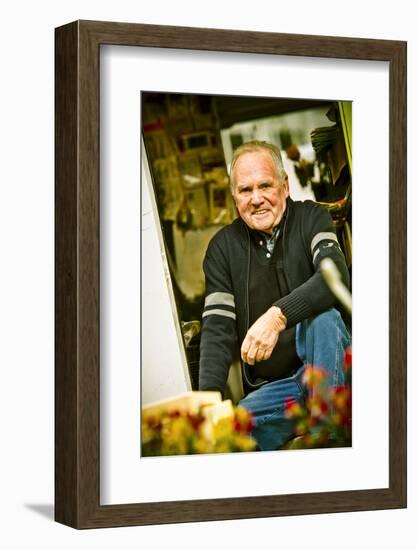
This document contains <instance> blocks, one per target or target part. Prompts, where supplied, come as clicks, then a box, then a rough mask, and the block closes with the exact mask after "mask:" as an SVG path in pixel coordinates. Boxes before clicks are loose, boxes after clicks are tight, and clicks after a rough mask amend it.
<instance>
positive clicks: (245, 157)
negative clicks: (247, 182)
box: [234, 151, 277, 177]
mask: <svg viewBox="0 0 417 550" xmlns="http://www.w3.org/2000/svg"><path fill="white" fill-rule="evenodd" d="M234 171H235V175H236V173H239V174H240V175H243V174H245V173H251V172H254V171H256V172H263V173H265V174H269V175H271V176H272V177H274V176H275V175H277V170H276V165H275V162H274V160H273V158H272V157H271V155H270V154H269V153H268V151H248V152H246V153H243V154H242V155H241V156H240V157H239V158H238V159H237V160H236V163H235V166H234Z"/></svg>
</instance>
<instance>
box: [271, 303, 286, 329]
mask: <svg viewBox="0 0 417 550" xmlns="http://www.w3.org/2000/svg"><path fill="white" fill-rule="evenodd" d="M271 309H272V310H273V312H274V317H275V319H276V322H277V327H278V330H279V332H281V331H283V330H284V329H285V328H286V326H287V318H286V317H285V315H284V313H283V311H282V309H281V308H279V307H278V306H272V307H271Z"/></svg>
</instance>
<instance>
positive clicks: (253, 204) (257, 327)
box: [199, 141, 350, 450]
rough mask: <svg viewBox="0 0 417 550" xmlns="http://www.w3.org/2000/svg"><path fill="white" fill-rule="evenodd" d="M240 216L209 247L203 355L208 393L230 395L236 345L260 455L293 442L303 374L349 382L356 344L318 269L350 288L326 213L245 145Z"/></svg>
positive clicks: (235, 164)
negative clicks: (311, 371)
mask: <svg viewBox="0 0 417 550" xmlns="http://www.w3.org/2000/svg"><path fill="white" fill-rule="evenodd" d="M230 180H231V190H232V195H233V198H234V201H235V204H236V208H237V210H238V213H239V218H237V219H236V220H235V221H234V222H233V223H231V224H230V225H228V226H226V227H224V228H223V229H222V230H221V231H219V232H218V233H217V234H216V235H215V236H214V237H213V239H212V240H211V242H210V244H209V246H208V249H207V253H206V256H205V259H204V265H203V267H204V273H205V278H206V300H205V305H204V312H203V330H202V336H201V347H200V378H199V387H200V389H201V390H219V391H220V392H222V393H224V390H225V385H226V380H227V376H228V371H229V367H230V365H231V363H232V361H233V356H234V351H235V349H236V346H238V347H239V349H240V356H241V359H242V377H243V383H244V389H245V393H246V396H245V397H244V399H243V400H242V401H241V402H240V404H241V405H242V406H243V407H245V408H246V409H248V410H249V411H251V413H252V414H253V416H254V420H255V427H254V430H253V436H254V438H255V439H256V441H257V443H258V447H259V448H260V449H261V450H273V449H277V448H280V447H281V446H282V445H283V444H284V443H285V442H286V441H288V440H289V439H291V438H292V437H293V436H294V421H292V420H290V419H287V418H286V417H285V411H284V405H285V401H286V400H287V399H295V400H297V401H299V402H301V403H302V402H303V401H304V398H305V390H304V388H303V384H302V382H301V378H302V374H303V371H304V369H305V365H307V364H313V365H320V366H321V367H323V368H325V369H326V370H327V371H328V374H329V380H330V384H331V385H337V384H340V383H343V381H344V373H343V368H342V363H343V356H344V349H345V348H346V347H347V346H348V345H349V344H350V337H349V334H348V332H347V330H346V327H345V325H344V323H343V320H342V318H341V316H340V314H339V312H338V311H337V310H336V309H334V308H333V307H332V306H333V305H334V302H335V299H334V296H333V295H332V293H331V292H330V290H329V289H328V287H327V285H326V283H325V281H324V280H323V277H322V275H321V273H320V270H319V265H320V262H321V261H322V259H323V258H325V257H330V258H332V259H333V261H334V262H335V263H336V265H337V267H338V269H339V271H340V273H341V275H342V279H343V281H344V282H345V284H346V285H348V284H349V274H348V270H347V267H346V263H345V258H344V255H343V253H342V251H341V249H340V246H339V243H338V241H337V237H336V233H335V229H334V226H333V222H332V220H331V217H330V215H329V214H328V212H327V210H326V209H325V208H324V207H322V206H320V205H318V204H316V203H314V202H312V201H305V202H294V201H292V200H291V198H290V197H289V189H288V176H287V174H286V173H285V170H284V168H283V164H282V159H281V155H280V152H279V149H278V148H277V147H275V146H274V145H272V144H269V143H267V142H259V141H253V142H249V143H245V144H243V145H242V146H240V147H239V148H238V149H237V150H236V151H235V153H234V156H233V159H232V164H231V174H230Z"/></svg>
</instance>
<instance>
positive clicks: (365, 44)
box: [55, 21, 407, 528]
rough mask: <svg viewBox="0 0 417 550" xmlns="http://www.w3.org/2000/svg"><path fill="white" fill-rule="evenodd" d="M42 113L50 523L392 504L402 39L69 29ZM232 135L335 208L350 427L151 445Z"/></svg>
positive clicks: (194, 315) (399, 382)
mask: <svg viewBox="0 0 417 550" xmlns="http://www.w3.org/2000/svg"><path fill="white" fill-rule="evenodd" d="M55 108H56V141H55V144H56V165H55V168H56V171H55V172H56V333H55V345H56V363H55V364H56V368H55V381H56V382H55V426H56V430H55V436H56V440H55V480H56V496H55V518H56V521H59V522H61V523H64V524H66V525H69V526H72V527H75V528H99V527H113V526H128V525H145V524H158V523H178V522H191V521H207V520H220V519H238V518H240V519H242V518H255V517H271V516H284V515H296V514H312V513H329V512H342V511H359V510H378V509H388V508H403V507H405V506H406V456H407V453H406V134H407V132H406V43H404V42H397V41H385V40H370V39H356V38H336V37H328V36H307V35H290V34H276V33H258V32H249V31H230V30H219V29H197V28H186V27H168V26H155V25H141V24H124V23H110V22H93V21H77V22H73V23H70V24H68V25H65V26H63V27H60V28H58V29H56V102H55ZM271 117H272V118H271ZM274 117H275V118H274ZM326 117H327V118H326ZM306 128H308V137H309V136H310V135H311V136H312V137H314V140H313V139H312V143H313V148H314V150H313V148H311V147H310V148H303V147H302V146H300V145H297V144H304V143H306V141H308V140H307V138H306V137H305V136H306V135H307V133H306V132H307V130H306ZM167 129H169V131H168V130H167ZM336 135H337V136H339V139H340V140H341V142H343V147H341V148H340V149H337V148H336V146H335V147H334V149H335V150H336V154H335V155H333V157H332V158H328V157H326V159H325V160H326V161H325V162H324V161H323V163H321V162H320V159H321V158H322V156H320V151H321V149H320V147H321V144H322V143H323V140H324V141H326V140H327V141H328V140H329V139H330V140H331V141H332V140H333V141H332V143H336V141H335V140H336V138H335V137H334V136H336ZM248 139H250V140H253V139H256V140H265V139H266V140H267V141H273V142H274V143H276V144H277V145H278V146H279V148H280V149H281V151H282V154H283V160H284V165H285V169H286V171H287V172H288V173H289V178H290V192H291V193H290V194H291V196H294V198H296V199H298V200H305V199H312V200H315V201H318V202H323V203H326V204H328V205H329V204H330V205H335V206H333V210H332V211H331V214H332V213H333V214H334V211H335V209H336V210H337V209H339V210H337V212H340V211H341V212H342V214H343V215H342V214H341V215H340V216H339V218H337V215H336V218H334V220H336V221H337V222H340V227H338V226H337V225H336V226H337V227H338V231H339V230H340V238H339V241H343V243H342V248H343V252H344V255H345V257H346V261H347V265H348V267H349V268H350V269H351V280H352V289H353V292H352V297H353V313H352V341H353V346H352V350H353V358H354V359H353V365H354V368H353V375H352V388H351V389H352V396H353V402H352V426H353V431H352V440H351V441H349V445H342V446H338V447H331V446H329V445H327V446H326V445H324V446H322V448H314V449H301V450H300V449H297V450H291V451H288V450H285V451H282V452H281V451H272V452H241V453H233V454H232V453H229V452H221V453H216V452H215V453H213V452H210V451H209V452H207V453H202V454H192V455H190V454H189V453H188V452H183V453H181V452H178V453H168V454H181V455H183V456H169V457H168V456H162V455H164V454H166V453H163V452H159V451H158V452H153V453H148V454H153V456H152V458H150V457H149V456H147V453H146V452H145V451H146V445H145V441H144V436H143V432H141V418H142V419H143V413H142V414H141V411H143V410H144V407H146V406H152V404H155V402H160V401H161V400H164V399H166V398H168V397H170V396H174V395H181V394H183V393H184V392H189V391H190V390H196V389H198V381H197V378H198V374H196V372H195V368H197V369H198V357H197V359H196V358H195V356H194V355H193V353H194V350H195V348H197V351H198V330H199V329H198V325H199V323H198V321H197V319H198V318H199V316H200V315H201V312H202V305H201V304H200V299H201V297H202V296H203V293H204V288H203V287H204V278H203V277H202V270H201V267H200V264H201V263H202V258H203V256H204V251H205V248H206V247H207V243H208V241H209V239H210V238H211V236H212V235H213V234H214V233H215V232H216V231H217V230H218V229H219V228H221V227H223V226H225V225H227V224H229V223H230V222H231V221H232V220H233V219H234V218H235V217H236V210H235V205H234V204H233V201H232V200H231V197H230V193H229V189H228V186H229V183H228V172H229V168H230V160H231V155H232V153H233V150H235V149H236V148H237V147H238V146H239V145H240V144H241V143H243V142H245V141H247V140H248ZM327 141H326V143H327ZM326 151H327V149H326ZM338 151H339V153H340V152H341V151H342V152H343V155H342V156H343V159H342V160H341V153H340V154H338ZM326 155H327V153H326ZM178 181H181V185H179V184H178ZM293 182H296V183H293ZM329 182H330V183H329ZM343 201H344V202H343ZM347 205H349V211H347ZM350 206H351V208H350ZM342 207H343V208H345V210H343V208H342ZM341 209H342V210H341ZM239 213H240V214H241V212H240V211H239ZM338 236H339V235H338ZM190 251H191V252H190ZM352 266H354V268H352ZM178 281H180V283H181V284H180V285H178ZM203 301H204V299H203ZM193 343H194V347H193ZM197 355H198V354H197ZM230 391H231V399H232V401H233V402H234V403H236V402H237V401H238V398H237V397H234V393H233V392H234V389H233V383H231V390H230ZM142 427H143V426H142ZM241 450H245V449H244V448H242V449H241ZM249 472H251V474H250V475H249ZM341 472H342V474H343V475H341Z"/></svg>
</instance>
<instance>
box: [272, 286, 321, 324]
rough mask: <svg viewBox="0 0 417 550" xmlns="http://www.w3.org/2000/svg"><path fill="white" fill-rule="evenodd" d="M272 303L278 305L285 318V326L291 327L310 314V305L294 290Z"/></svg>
mask: <svg viewBox="0 0 417 550" xmlns="http://www.w3.org/2000/svg"><path fill="white" fill-rule="evenodd" d="M273 305H274V306H278V307H279V308H280V309H281V310H282V313H283V314H284V315H285V317H286V318H287V328H291V327H293V326H295V325H296V324H297V323H299V322H300V321H302V320H304V319H308V317H311V316H312V311H311V307H310V305H309V304H308V303H307V302H306V301H305V300H304V299H303V298H302V296H300V295H299V294H297V293H294V292H292V293H291V294H288V295H287V296H284V298H280V299H279V300H278V301H277V302H275V303H274V304H273Z"/></svg>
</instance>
